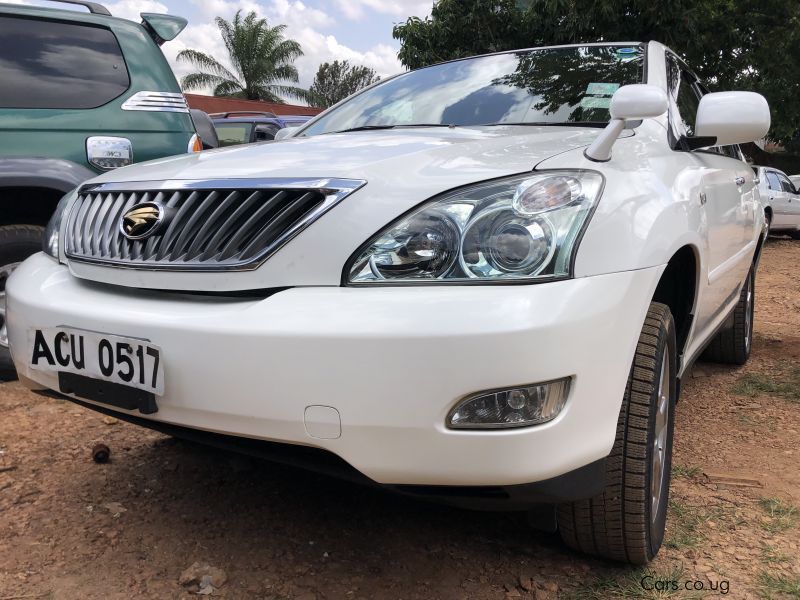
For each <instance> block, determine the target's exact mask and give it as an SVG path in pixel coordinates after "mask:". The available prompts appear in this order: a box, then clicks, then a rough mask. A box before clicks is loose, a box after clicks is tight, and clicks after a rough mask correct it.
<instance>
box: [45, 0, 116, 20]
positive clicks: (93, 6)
mask: <svg viewBox="0 0 800 600" xmlns="http://www.w3.org/2000/svg"><path fill="white" fill-rule="evenodd" d="M48 2H61V3H63V4H77V5H78V6H83V7H86V8H88V9H89V12H90V13H92V14H95V15H106V16H108V17H110V16H111V13H110V12H109V10H108V9H107V8H106V7H105V6H103V5H102V4H98V3H97V2H86V1H85V0H48Z"/></svg>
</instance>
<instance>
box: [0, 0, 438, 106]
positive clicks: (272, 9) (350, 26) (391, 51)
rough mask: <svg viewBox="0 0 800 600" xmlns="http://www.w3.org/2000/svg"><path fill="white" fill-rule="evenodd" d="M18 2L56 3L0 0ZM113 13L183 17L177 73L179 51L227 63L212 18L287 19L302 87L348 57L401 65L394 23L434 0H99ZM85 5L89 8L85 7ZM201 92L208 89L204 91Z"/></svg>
mask: <svg viewBox="0 0 800 600" xmlns="http://www.w3.org/2000/svg"><path fill="white" fill-rule="evenodd" d="M0 1H4V2H9V1H10V2H14V3H16V4H40V5H44V6H53V5H54V4H53V3H48V2H47V1H46V0H0ZM95 1H99V2H100V3H101V4H103V5H104V6H105V7H106V8H108V9H109V10H110V11H111V14H113V15H114V16H115V17H122V18H126V19H132V20H135V21H137V22H139V21H140V20H141V19H140V18H139V14H140V13H142V12H156V13H169V14H174V15H180V16H182V17H185V18H186V19H188V21H189V25H188V26H187V27H186V29H185V30H184V31H183V32H182V33H181V34H180V35H179V36H178V37H177V38H176V39H175V40H173V41H172V42H167V43H166V44H164V46H162V50H163V51H164V55H165V56H166V57H167V60H168V61H169V63H170V65H172V69H173V70H174V71H175V74H176V76H177V77H178V79H179V80H180V78H181V77H182V76H183V75H185V74H186V73H188V72H190V71H192V70H193V69H192V67H191V66H189V65H187V64H185V63H180V64H178V63H177V61H176V60H175V57H176V55H177V54H178V52H180V51H181V50H183V49H184V48H193V49H195V50H200V51H201V52H205V53H206V54H210V55H211V56H213V57H215V58H216V59H217V60H220V61H221V62H223V64H226V66H228V65H227V61H226V60H225V57H226V56H227V52H226V51H225V47H224V45H223V43H222V38H221V36H220V34H219V30H218V29H217V26H216V25H215V24H214V17H217V16H221V17H223V18H225V19H228V20H230V19H231V18H232V17H233V15H234V14H235V13H236V11H237V10H238V9H243V11H244V13H247V12H248V11H251V10H254V11H256V13H258V14H259V16H262V17H266V18H267V20H268V21H269V23H270V25H277V24H278V23H285V24H286V25H287V29H286V36H287V37H290V38H293V39H295V40H297V41H298V42H299V43H300V45H301V46H302V48H303V52H304V53H305V54H304V56H303V57H302V58H300V59H298V60H297V61H296V62H295V66H296V67H297V70H298V71H299V75H300V83H299V85H300V86H301V87H308V86H309V85H311V82H312V80H313V78H314V74H315V73H316V72H317V67H318V66H319V65H320V63H323V62H326V61H333V60H336V59H339V60H342V59H347V60H349V61H350V62H351V63H355V64H359V65H365V66H368V67H371V68H373V69H375V70H376V71H377V72H378V74H379V75H381V76H382V77H385V76H387V75H392V74H394V73H397V72H399V71H402V70H403V67H402V66H401V65H400V62H399V61H398V60H397V51H398V49H399V44H398V42H397V40H394V39H393V38H392V26H393V25H394V24H395V23H400V22H404V21H405V20H406V19H407V18H408V17H409V16H411V15H414V16H418V17H425V16H428V15H429V14H430V11H431V6H432V4H433V0H305V1H303V0H108V1H103V0H95ZM81 10H85V9H81ZM203 93H210V90H206V91H204V92H203Z"/></svg>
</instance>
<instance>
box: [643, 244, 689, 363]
mask: <svg viewBox="0 0 800 600" xmlns="http://www.w3.org/2000/svg"><path fill="white" fill-rule="evenodd" d="M699 287H700V252H699V249H698V248H697V247H696V246H694V245H691V244H686V245H684V246H681V247H680V248H678V249H677V250H676V251H675V252H674V253H673V254H672V256H671V258H670V259H669V261H667V266H666V267H665V269H664V271H663V273H662V274H661V277H660V279H659V281H658V283H657V284H656V289H655V291H654V292H653V302H660V303H662V304H666V305H667V306H668V307H669V309H670V311H671V312H672V318H673V319H674V321H675V336H676V350H677V354H678V357H679V358H680V357H681V355H683V353H684V351H685V349H686V345H687V342H688V340H689V333H690V332H691V329H692V323H693V322H694V315H695V312H696V309H697V297H698V290H699Z"/></svg>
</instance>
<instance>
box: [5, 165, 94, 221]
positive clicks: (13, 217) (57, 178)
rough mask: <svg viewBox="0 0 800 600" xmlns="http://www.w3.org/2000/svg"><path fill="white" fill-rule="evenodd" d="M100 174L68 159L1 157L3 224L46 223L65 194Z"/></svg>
mask: <svg viewBox="0 0 800 600" xmlns="http://www.w3.org/2000/svg"><path fill="white" fill-rule="evenodd" d="M96 175H97V174H96V173H94V172H93V171H90V170H89V169H87V168H86V167H84V166H82V165H79V164H77V163H74V162H72V161H68V160H62V159H55V158H27V157H23V158H2V159H0V225H23V224H24V225H46V224H47V221H48V220H49V219H50V216H51V215H52V214H53V210H55V207H56V205H57V204H58V201H59V200H60V199H61V197H62V196H63V195H64V194H66V193H67V192H69V191H71V190H73V189H74V188H76V187H77V186H79V185H80V184H81V183H83V182H84V181H86V180H87V179H91V178H92V177H95V176H96Z"/></svg>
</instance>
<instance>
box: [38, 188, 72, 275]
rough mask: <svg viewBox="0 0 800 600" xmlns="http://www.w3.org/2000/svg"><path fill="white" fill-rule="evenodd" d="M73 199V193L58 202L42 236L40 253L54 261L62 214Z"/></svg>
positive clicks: (56, 255) (56, 256)
mask: <svg viewBox="0 0 800 600" xmlns="http://www.w3.org/2000/svg"><path fill="white" fill-rule="evenodd" d="M74 198H75V192H70V193H69V194H66V195H65V196H64V197H63V198H61V200H59V202H58V205H57V206H56V210H55V212H54V213H53V216H52V217H50V221H49V222H48V223H47V227H46V228H45V230H44V235H43V236H42V251H43V252H44V253H45V254H47V255H49V256H52V257H53V258H55V259H56V260H58V237H59V232H60V231H61V221H62V219H63V216H64V212H65V211H66V210H67V206H68V205H69V203H70V201H71V200H73V199H74Z"/></svg>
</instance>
